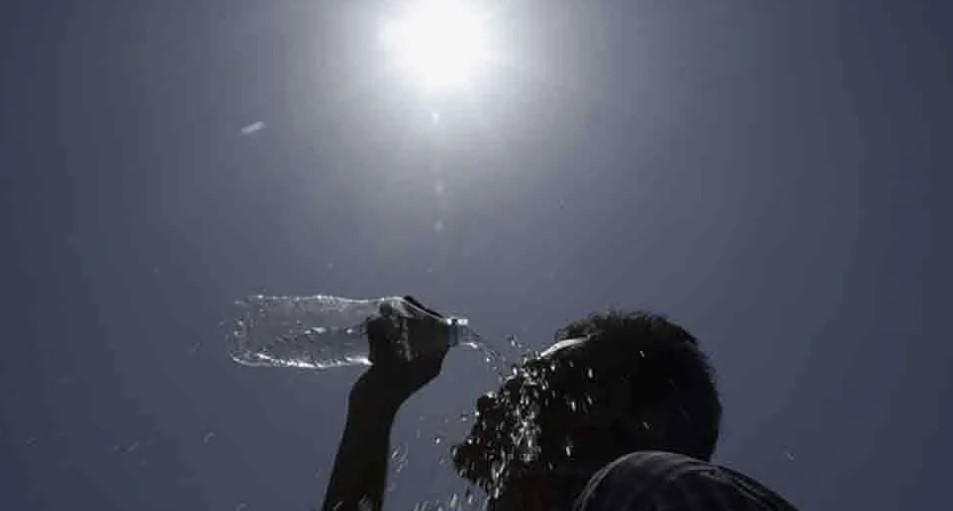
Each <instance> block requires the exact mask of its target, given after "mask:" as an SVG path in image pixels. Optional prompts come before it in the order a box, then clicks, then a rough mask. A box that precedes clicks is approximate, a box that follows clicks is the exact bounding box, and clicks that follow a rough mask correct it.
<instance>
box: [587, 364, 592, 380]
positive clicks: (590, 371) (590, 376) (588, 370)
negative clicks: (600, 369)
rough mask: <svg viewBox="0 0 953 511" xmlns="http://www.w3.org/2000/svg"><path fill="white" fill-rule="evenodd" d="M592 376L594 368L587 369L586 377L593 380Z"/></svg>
mask: <svg viewBox="0 0 953 511" xmlns="http://www.w3.org/2000/svg"><path fill="white" fill-rule="evenodd" d="M592 375H593V373H592V368H591V367H590V368H589V369H586V376H588V377H589V379H590V380H591V379H592Z"/></svg>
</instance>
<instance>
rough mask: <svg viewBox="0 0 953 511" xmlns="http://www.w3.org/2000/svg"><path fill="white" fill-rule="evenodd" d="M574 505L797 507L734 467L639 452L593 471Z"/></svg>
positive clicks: (601, 510) (628, 509)
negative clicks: (593, 473)
mask: <svg viewBox="0 0 953 511" xmlns="http://www.w3.org/2000/svg"><path fill="white" fill-rule="evenodd" d="M575 509H576V510H577V511H610V510H612V511H614V510H619V511H622V510H625V511H641V510H659V511H662V510H676V509H677V510H684V511H691V510H695V509H698V510H701V509H704V510H712V511H715V510H737V509H741V510H757V511H762V510H766V511H791V510H794V507H793V506H791V504H789V503H788V502H787V501H785V500H784V499H783V498H781V497H780V496H778V495H777V494H776V493H774V492H773V491H771V490H770V489H768V488H766V487H765V486H764V485H762V484H761V483H759V482H757V481H755V480H754V479H752V478H750V477H748V476H745V475H743V474H741V473H739V472H736V471H734V470H731V469H728V468H725V467H721V466H719V465H715V464H712V463H709V462H706V461H702V460H698V459H695V458H692V457H689V456H685V455H682V454H677V453H671V452H664V451H639V452H633V453H630V454H627V455H625V456H623V457H621V458H619V459H617V460H615V461H613V462H612V463H609V464H608V465H606V466H605V467H603V468H602V469H601V470H599V471H598V472H597V473H596V474H595V475H593V476H592V478H591V479H590V480H589V483H588V484H587V485H586V488H585V490H583V492H582V494H581V495H580V496H579V499H578V500H577V501H576V506H575Z"/></svg>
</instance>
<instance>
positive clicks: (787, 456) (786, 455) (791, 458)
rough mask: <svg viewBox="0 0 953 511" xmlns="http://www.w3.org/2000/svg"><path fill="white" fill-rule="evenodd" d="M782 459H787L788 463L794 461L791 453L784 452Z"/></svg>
mask: <svg viewBox="0 0 953 511" xmlns="http://www.w3.org/2000/svg"><path fill="white" fill-rule="evenodd" d="M784 457H785V458H787V459H788V461H794V453H792V452H791V451H784Z"/></svg>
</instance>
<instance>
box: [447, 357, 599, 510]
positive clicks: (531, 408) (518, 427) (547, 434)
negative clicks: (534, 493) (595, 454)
mask: <svg viewBox="0 0 953 511" xmlns="http://www.w3.org/2000/svg"><path fill="white" fill-rule="evenodd" d="M586 342H587V339H585V338H583V339H570V340H566V341H560V342H559V343H557V344H555V345H554V346H553V347H551V348H550V349H549V350H547V351H545V352H544V353H543V354H542V355H540V356H539V357H538V358H536V359H532V360H530V361H527V362H526V363H524V364H523V365H522V367H521V368H520V369H519V371H517V372H516V374H515V375H514V376H511V377H510V378H508V379H507V380H506V381H505V382H504V383H503V385H502V386H501V388H500V389H499V391H497V392H495V393H488V394H485V395H483V396H481V397H480V398H479V399H478V400H477V413H478V417H477V420H476V421H475V423H474V425H473V428H472V429H471V431H470V434H469V435H468V436H467V438H466V439H464V441H463V442H461V443H460V444H458V445H456V446H454V449H453V460H454V464H455V466H456V468H457V470H458V471H459V472H460V474H461V475H462V476H464V477H466V478H467V479H470V480H471V481H473V482H474V483H476V484H478V485H479V486H481V487H483V488H484V489H485V490H487V491H488V492H490V493H491V495H492V494H493V493H498V492H499V491H502V490H503V489H504V488H503V487H505V486H506V483H507V481H509V480H512V479H513V478H516V477H520V476H521V475H523V474H526V473H530V472H534V471H540V470H548V469H552V468H554V466H557V465H562V464H565V463H567V462H568V461H569V460H570V459H572V458H573V439H574V438H575V437H576V436H577V434H578V433H579V431H580V427H584V426H585V425H584V424H582V423H583V422H584V421H583V420H581V417H583V416H586V415H588V413H587V412H590V411H592V409H593V407H594V405H598V404H599V394H601V393H600V392H599V389H598V388H596V386H595V385H594V379H593V369H592V368H590V367H587V366H586V365H585V364H584V362H583V360H584V359H585V358H584V355H585V351H586V350H585V347H586Z"/></svg>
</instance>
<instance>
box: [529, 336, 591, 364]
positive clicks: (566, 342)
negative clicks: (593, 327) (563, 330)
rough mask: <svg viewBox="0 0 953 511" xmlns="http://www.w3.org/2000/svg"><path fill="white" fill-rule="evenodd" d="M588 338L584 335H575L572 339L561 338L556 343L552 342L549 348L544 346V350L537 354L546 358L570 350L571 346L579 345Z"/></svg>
mask: <svg viewBox="0 0 953 511" xmlns="http://www.w3.org/2000/svg"><path fill="white" fill-rule="evenodd" d="M588 340H589V336H585V337H575V338H573V339H563V340H561V341H559V342H557V343H556V344H553V345H552V346H550V347H549V348H546V350H545V351H543V352H542V353H540V354H539V358H542V359H546V358H552V357H554V356H557V355H559V354H562V353H565V352H567V351H572V350H573V348H578V347H580V346H581V345H582V344H583V343H585V342H586V341H588Z"/></svg>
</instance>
